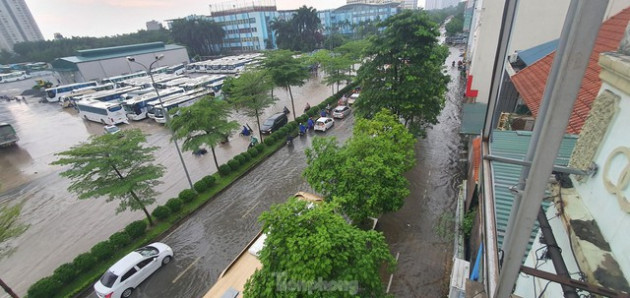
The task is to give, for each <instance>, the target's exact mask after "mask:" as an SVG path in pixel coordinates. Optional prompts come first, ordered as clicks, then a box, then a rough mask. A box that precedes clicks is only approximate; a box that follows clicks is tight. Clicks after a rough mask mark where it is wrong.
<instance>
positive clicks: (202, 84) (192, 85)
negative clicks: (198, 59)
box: [182, 75, 226, 91]
mask: <svg viewBox="0 0 630 298" xmlns="http://www.w3.org/2000/svg"><path fill="white" fill-rule="evenodd" d="M225 78H226V76H224V75H205V76H200V77H197V78H194V79H193V80H191V81H190V82H188V83H186V84H183V85H182V88H184V90H186V91H190V90H195V89H198V88H208V87H209V86H211V85H212V84H214V83H216V82H223V81H224V80H225Z"/></svg>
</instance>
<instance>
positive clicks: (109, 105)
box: [77, 100, 129, 125]
mask: <svg viewBox="0 0 630 298" xmlns="http://www.w3.org/2000/svg"><path fill="white" fill-rule="evenodd" d="M77 109H78V110H79V116H80V117H81V118H83V119H85V120H90V121H94V122H100V123H103V124H107V125H113V124H118V123H129V122H128V121H127V116H126V115H125V110H124V109H123V108H122V107H121V106H120V104H119V103H116V102H107V101H92V100H82V101H79V102H77Z"/></svg>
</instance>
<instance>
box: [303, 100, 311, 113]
mask: <svg viewBox="0 0 630 298" xmlns="http://www.w3.org/2000/svg"><path fill="white" fill-rule="evenodd" d="M310 109H311V105H310V104H308V102H307V103H306V106H305V107H304V113H306V112H307V111H308V110H310Z"/></svg>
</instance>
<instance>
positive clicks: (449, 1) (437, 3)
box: [424, 0, 460, 10]
mask: <svg viewBox="0 0 630 298" xmlns="http://www.w3.org/2000/svg"><path fill="white" fill-rule="evenodd" d="M459 2H460V0H426V3H425V5H424V10H434V9H443V8H447V7H451V6H457V4H459Z"/></svg>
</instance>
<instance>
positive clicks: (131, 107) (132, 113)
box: [122, 88, 184, 121]
mask: <svg viewBox="0 0 630 298" xmlns="http://www.w3.org/2000/svg"><path fill="white" fill-rule="evenodd" d="M159 92H160V96H161V97H162V98H165V97H168V96H172V95H173V94H179V95H181V94H183V93H184V89H182V88H169V89H165V90H161V91H159ZM157 99H158V97H157V94H156V93H155V90H151V91H150V92H147V93H145V94H142V95H138V96H135V97H132V98H130V99H127V100H125V101H123V103H122V106H123V108H124V109H125V113H127V118H129V119H131V120H134V121H138V120H142V119H144V118H147V112H148V110H149V107H148V105H147V104H148V103H149V102H152V101H155V100H157Z"/></svg>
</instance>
